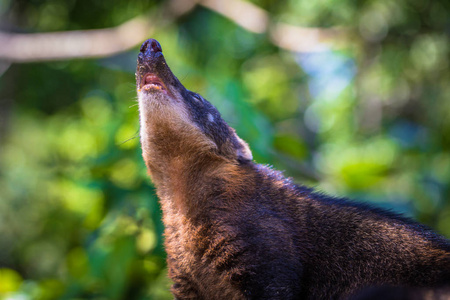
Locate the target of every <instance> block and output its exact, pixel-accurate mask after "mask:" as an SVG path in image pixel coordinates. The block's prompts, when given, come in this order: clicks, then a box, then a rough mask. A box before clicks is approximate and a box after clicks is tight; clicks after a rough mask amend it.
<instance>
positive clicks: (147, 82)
mask: <svg viewBox="0 0 450 300" xmlns="http://www.w3.org/2000/svg"><path fill="white" fill-rule="evenodd" d="M141 89H142V90H144V91H161V92H164V93H167V88H166V86H165V85H164V83H163V82H162V81H161V79H159V77H158V76H156V75H154V74H151V73H148V74H145V75H144V79H143V80H142V82H141Z"/></svg>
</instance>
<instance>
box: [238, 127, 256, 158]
mask: <svg viewBox="0 0 450 300" xmlns="http://www.w3.org/2000/svg"><path fill="white" fill-rule="evenodd" d="M234 135H235V136H236V140H237V142H238V144H239V145H238V147H237V153H236V154H237V158H238V160H240V161H251V160H252V159H253V155H252V151H250V147H249V146H248V145H247V143H246V142H244V140H243V139H241V138H240V137H238V136H237V134H236V133H235V134H234Z"/></svg>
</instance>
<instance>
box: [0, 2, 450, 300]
mask: <svg viewBox="0 0 450 300" xmlns="http://www.w3.org/2000/svg"><path fill="white" fill-rule="evenodd" d="M186 2H189V1H186ZM200 2H201V3H200V4H198V5H195V3H194V4H193V7H192V8H191V9H190V10H188V11H186V12H185V13H184V14H182V15H181V14H180V15H172V16H166V15H165V14H164V13H163V12H164V11H166V10H167V7H170V4H172V6H173V5H175V6H173V7H175V8H176V5H178V6H180V5H181V3H183V1H181V2H180V1H170V2H169V1H133V2H130V1H125V0H114V1H80V0H64V1H62V0H53V1H43V0H28V1H24V0H15V1H12V0H0V31H1V32H7V33H13V34H20V33H43V32H59V31H60V32H66V31H70V30H90V29H101V28H109V27H114V26H119V25H120V24H122V23H124V22H127V21H129V20H131V19H133V18H136V17H139V16H140V17H141V18H142V19H144V20H146V21H147V22H149V24H151V25H152V29H151V30H150V28H149V29H148V34H147V33H144V35H145V36H146V38H149V37H153V38H156V39H157V40H158V41H159V42H160V43H161V45H162V48H163V53H164V54H165V57H166V60H167V62H168V64H169V65H170V66H171V68H172V70H173V72H174V73H175V74H176V75H177V76H178V78H179V79H180V80H181V81H182V82H183V84H184V85H185V86H186V87H187V88H188V89H191V90H193V91H196V92H199V93H200V94H202V95H203V96H204V97H205V98H206V99H208V100H209V101H210V102H212V103H213V104H214V105H215V106H217V107H218V109H219V111H220V112H221V113H222V114H223V117H224V119H225V120H226V121H227V122H229V124H230V125H231V126H232V127H234V128H235V129H236V131H237V133H238V134H239V136H240V137H241V138H243V139H244V140H246V141H247V142H248V143H249V145H250V147H251V149H252V151H253V156H254V158H255V160H256V162H258V163H262V164H271V165H273V166H274V167H275V168H276V169H280V170H284V171H285V174H286V175H287V176H292V177H293V178H294V180H295V181H296V182H299V183H303V184H306V185H308V186H314V187H316V188H317V189H319V190H321V191H324V192H326V193H328V194H332V195H339V196H346V197H350V198H353V199H357V200H358V201H364V202H370V203H373V204H374V205H376V206H379V207H384V208H388V209H391V210H394V211H396V212H400V213H403V214H405V215H407V216H410V217H413V218H414V219H416V220H418V221H420V222H422V223H424V224H426V225H428V226H431V227H432V228H434V229H435V230H436V231H438V232H440V233H441V234H443V235H445V236H447V237H450V84H449V83H450V69H449V59H450V55H449V53H450V44H449V39H450V19H449V17H448V16H449V15H450V2H448V1H444V0H441V1H431V2H427V1H419V0H395V1H394V0H379V1H350V0H343V1H331V0H320V1H306V0H305V1H297V0H289V1H288V0H282V1H268V0H259V1H257V0H255V1H251V3H253V4H254V5H255V6H257V7H259V8H261V9H264V10H265V12H266V14H267V16H268V17H269V22H268V25H267V26H268V27H267V28H268V29H267V30H262V31H261V33H255V32H252V30H248V29H246V28H245V25H242V24H240V23H239V21H236V20H232V19H230V18H228V17H226V16H224V14H223V13H221V12H220V10H219V9H214V7H209V6H208V3H211V2H213V1H200ZM240 2H241V1H229V2H226V1H224V2H223V3H222V4H223V6H229V7H232V6H233V5H237V4H236V3H240ZM208 7H209V8H208ZM238 11H239V10H238ZM242 12H243V16H241V17H240V18H241V20H243V21H245V20H246V19H247V20H250V19H251V20H253V19H252V18H251V16H250V17H249V16H246V15H245V12H246V10H242ZM255 18H256V17H255ZM255 20H256V19H255ZM277 24H278V25H279V24H289V25H292V26H295V28H300V29H305V28H313V29H315V30H317V32H328V31H327V30H328V29H331V28H332V29H333V30H336V31H337V32H338V33H339V32H345V35H340V34H338V33H333V34H332V36H331V42H329V43H321V42H320V41H317V40H311V42H307V45H308V47H309V46H311V47H309V48H308V47H306V48H305V49H303V50H298V51H293V50H292V49H289V47H287V46H283V45H281V44H280V43H278V42H277V41H279V39H280V38H282V37H283V38H284V37H286V38H287V39H289V38H290V37H289V36H288V35H287V34H281V35H280V32H278V31H276V30H271V29H274V28H276V25H277ZM129 32H130V34H132V33H133V32H132V31H129ZM333 32H334V31H333ZM144 39H145V38H143V39H142V41H140V42H143V40H144ZM302 39H304V40H306V36H305V37H303V36H302V35H299V34H297V35H294V36H293V37H292V43H293V44H294V45H295V43H296V41H298V40H302ZM289 41H291V40H289ZM37 46H38V45H36V47H37ZM111 46H112V45H111ZM312 46H314V47H312ZM0 47H2V45H1V44H0ZM138 49H139V44H136V45H135V46H134V47H132V48H131V49H130V50H127V51H118V52H117V53H114V54H112V55H103V56H102V55H98V56H97V57H78V58H67V59H64V58H61V59H56V60H55V59H53V60H46V61H40V60H38V59H36V61H33V60H32V59H31V60H28V62H19V61H14V60H10V59H5V58H2V57H1V56H0V299H3V298H4V299H171V298H172V297H171V295H170V293H169V285H170V282H169V280H168V279H167V276H166V269H165V254H164V249H163V246H162V232H163V226H162V223H161V212H160V208H159V205H158V202H157V198H156V196H155V190H154V188H153V186H152V185H151V181H150V179H149V178H148V175H147V174H146V170H145V166H144V163H143V161H142V157H141V150H140V146H139V138H138V130H139V119H138V107H137V102H136V91H135V82H134V70H135V66H136V57H137V54H138ZM22 50H24V49H22Z"/></svg>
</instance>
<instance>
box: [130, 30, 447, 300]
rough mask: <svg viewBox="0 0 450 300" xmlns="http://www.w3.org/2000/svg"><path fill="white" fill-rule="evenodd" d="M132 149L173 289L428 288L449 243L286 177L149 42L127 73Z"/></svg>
mask: <svg viewBox="0 0 450 300" xmlns="http://www.w3.org/2000/svg"><path fill="white" fill-rule="evenodd" d="M136 81H137V90H138V101H139V111H140V122H141V133H140V135H141V143H142V152H143V157H144V160H145V163H146V166H147V168H148V171H149V174H150V176H151V178H152V180H153V182H154V184H155V186H156V188H157V194H158V197H159V199H160V202H161V206H162V210H163V221H164V224H165V247H166V251H167V263H168V268H169V276H170V278H171V279H172V280H173V282H174V284H173V286H172V292H173V294H174V296H175V297H176V298H177V299H283V300H286V299H347V298H348V297H350V296H352V295H355V294H357V293H358V291H360V290H363V289H365V288H368V287H377V286H401V287H439V286H443V285H446V284H449V281H450V244H449V242H448V241H447V240H446V239H445V238H443V237H441V236H439V235H437V234H436V233H434V232H432V231H431V230H430V229H428V228H426V227H425V226H422V225H420V224H418V223H415V222H413V221H411V220H409V219H405V218H403V217H401V216H398V215H396V214H393V213H390V212H387V211H384V210H380V209H376V208H372V207H371V206H368V205H365V204H358V203H354V202H351V201H349V200H347V199H342V198H335V197H329V196H326V195H323V194H320V193H316V192H314V191H313V190H312V189H310V188H307V187H304V186H298V185H295V184H294V183H293V182H292V181H291V180H290V179H288V178H285V177H284V176H283V175H282V173H281V172H278V171H276V170H273V169H271V168H270V167H267V166H262V165H259V164H256V163H254V162H252V156H251V151H250V149H249V147H248V145H247V144H246V143H245V142H244V141H242V140H241V139H240V138H239V137H238V136H237V135H236V133H235V131H234V130H233V129H232V128H231V127H229V126H228V125H227V123H226V122H225V121H223V119H222V118H221V116H220V114H219V112H218V111H217V109H216V108H215V107H214V106H212V105H211V104H210V103H209V102H208V101H206V100H205V99H204V98H203V97H201V96H200V95H198V94H196V93H193V92H191V91H189V90H187V89H186V88H185V87H184V86H183V85H182V84H181V83H180V81H179V80H178V79H177V78H176V77H175V76H174V75H173V73H172V72H171V70H170V68H169V67H168V66H167V64H166V61H165V59H164V56H163V54H162V50H161V46H160V45H159V43H158V42H157V41H156V40H153V39H149V40H147V41H146V42H144V44H143V45H142V47H141V51H140V54H139V56H138V64H137V72H136Z"/></svg>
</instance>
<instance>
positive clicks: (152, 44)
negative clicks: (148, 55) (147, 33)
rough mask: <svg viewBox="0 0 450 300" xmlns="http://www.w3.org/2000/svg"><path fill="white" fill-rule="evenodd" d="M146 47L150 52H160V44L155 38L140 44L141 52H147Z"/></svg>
mask: <svg viewBox="0 0 450 300" xmlns="http://www.w3.org/2000/svg"><path fill="white" fill-rule="evenodd" d="M147 49H148V50H149V51H150V52H155V53H157V52H162V49H161V45H160V44H159V43H158V41H157V40H155V39H148V40H146V41H145V42H144V43H143V44H142V46H141V52H142V53H145V52H147Z"/></svg>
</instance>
